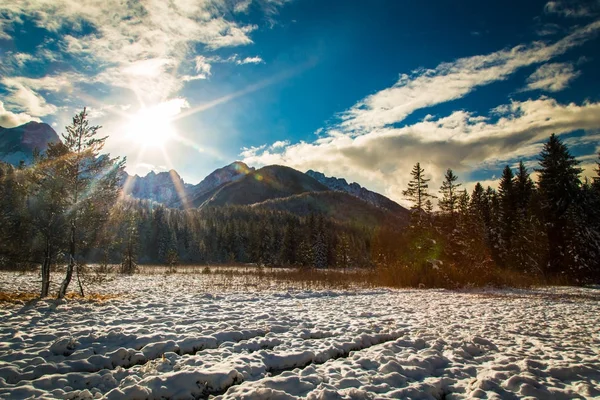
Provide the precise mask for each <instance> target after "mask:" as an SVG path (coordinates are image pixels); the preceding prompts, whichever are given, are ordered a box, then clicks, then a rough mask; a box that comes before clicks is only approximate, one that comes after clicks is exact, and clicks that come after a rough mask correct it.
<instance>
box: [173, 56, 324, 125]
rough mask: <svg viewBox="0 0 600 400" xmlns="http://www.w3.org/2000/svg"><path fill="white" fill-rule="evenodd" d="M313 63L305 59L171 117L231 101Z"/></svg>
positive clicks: (183, 116) (289, 75)
mask: <svg viewBox="0 0 600 400" xmlns="http://www.w3.org/2000/svg"><path fill="white" fill-rule="evenodd" d="M314 65H316V59H311V60H309V61H307V62H305V63H302V64H300V65H298V66H297V67H295V68H291V69H289V70H287V71H283V72H281V73H279V74H276V75H274V76H272V77H271V78H268V79H264V80H262V81H260V82H257V83H253V84H251V85H249V86H247V87H245V88H243V89H241V90H238V91H236V92H233V93H230V94H227V95H225V96H222V97H219V98H218V99H215V100H212V101H209V102H207V103H203V104H200V105H198V106H196V107H194V108H190V109H189V110H186V111H183V112H181V113H179V114H178V115H177V116H175V117H174V118H173V120H174V121H176V120H178V119H181V118H185V117H189V116H190V115H193V114H196V113H199V112H203V111H206V110H209V109H211V108H213V107H216V106H218V105H220V104H223V103H227V102H229V101H231V100H233V99H236V98H238V97H241V96H244V95H246V94H249V93H252V92H255V91H257V90H260V89H263V88H265V87H267V86H270V85H273V84H275V83H277V82H281V81H283V80H286V79H289V78H291V77H293V76H295V75H298V74H300V73H301V72H303V71H305V70H307V69H308V68H310V67H313V66H314Z"/></svg>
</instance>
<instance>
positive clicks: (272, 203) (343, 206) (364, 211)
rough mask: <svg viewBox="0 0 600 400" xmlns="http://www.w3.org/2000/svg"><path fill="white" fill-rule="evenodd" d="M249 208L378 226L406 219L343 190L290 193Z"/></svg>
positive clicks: (402, 215)
mask: <svg viewBox="0 0 600 400" xmlns="http://www.w3.org/2000/svg"><path fill="white" fill-rule="evenodd" d="M251 207H252V208H257V209H263V210H274V211H286V212H289V213H292V214H296V215H299V216H306V215H309V214H311V213H315V214H323V215H325V216H327V217H329V218H333V219H335V220H337V221H352V222H356V223H359V224H361V225H367V226H380V225H382V224H383V223H390V222H392V221H395V222H396V224H397V225H404V224H405V223H406V222H407V221H408V218H404V214H397V213H392V212H390V211H389V210H387V209H383V208H380V207H376V206H374V205H373V204H371V203H368V202H366V201H365V200H362V199H360V198H358V197H356V196H353V195H351V194H349V193H346V192H343V191H332V190H328V191H325V192H307V193H302V194H297V195H294V196H289V197H284V198H278V199H272V200H266V201H263V202H261V203H256V204H253V205H251Z"/></svg>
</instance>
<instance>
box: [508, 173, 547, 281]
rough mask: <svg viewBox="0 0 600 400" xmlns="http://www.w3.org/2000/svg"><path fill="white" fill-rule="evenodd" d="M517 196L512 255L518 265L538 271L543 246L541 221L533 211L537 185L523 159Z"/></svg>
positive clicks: (514, 188) (517, 177) (518, 178)
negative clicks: (540, 240)
mask: <svg viewBox="0 0 600 400" xmlns="http://www.w3.org/2000/svg"><path fill="white" fill-rule="evenodd" d="M513 191H514V198H515V207H516V212H515V218H514V239H513V243H512V257H513V260H514V264H515V266H516V267H518V268H519V269H521V270H523V271H538V264H539V261H540V260H539V259H540V256H539V254H541V253H542V252H543V248H542V247H543V246H541V245H540V243H539V242H538V241H539V239H540V223H539V220H538V219H537V218H535V215H534V212H533V206H534V205H533V204H532V198H533V196H534V191H535V185H534V183H533V181H532V180H531V177H530V176H529V172H528V171H527V168H525V164H523V161H521V162H520V163H519V169H518V171H517V175H516V176H515V178H514V184H513Z"/></svg>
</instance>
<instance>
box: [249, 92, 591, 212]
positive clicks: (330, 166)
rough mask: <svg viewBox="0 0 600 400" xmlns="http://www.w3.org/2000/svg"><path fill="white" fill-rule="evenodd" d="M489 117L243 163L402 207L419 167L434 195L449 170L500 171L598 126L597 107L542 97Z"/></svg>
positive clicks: (424, 124)
mask: <svg viewBox="0 0 600 400" xmlns="http://www.w3.org/2000/svg"><path fill="white" fill-rule="evenodd" d="M490 114H491V115H494V116H495V117H498V118H494V119H493V120H492V119H491V118H484V117H481V116H475V115H473V114H471V113H468V112H465V111H455V112H453V113H452V114H450V115H448V116H445V117H441V118H437V119H434V118H431V117H430V118H428V119H427V120H422V121H420V122H418V123H415V124H413V125H408V126H404V127H401V128H386V127H383V128H379V129H374V130H372V131H370V132H369V133H365V134H363V135H360V136H350V135H344V134H337V135H334V136H331V135H330V136H327V137H323V138H320V139H318V140H316V141H314V142H312V143H307V142H300V143H296V144H291V145H287V146H285V147H284V148H278V149H277V151H272V150H271V149H270V148H268V147H267V146H260V147H255V148H250V149H245V150H244V151H243V152H242V156H243V157H244V161H245V162H247V163H249V164H254V165H267V164H284V165H289V166H291V167H294V168H298V169H300V170H307V169H315V170H320V171H323V172H324V173H326V174H328V175H337V176H343V177H345V178H347V179H351V180H355V181H357V182H359V183H361V184H362V185H364V186H366V187H369V188H371V189H374V190H378V191H380V192H382V193H385V194H387V195H388V196H390V197H391V198H393V199H395V200H397V201H401V202H402V201H403V196H402V190H403V189H405V187H406V184H407V182H408V180H409V178H410V176H409V172H410V169H411V168H412V166H413V165H414V164H415V163H416V162H421V165H422V166H423V167H424V168H425V171H426V173H427V174H428V175H429V176H430V177H431V178H432V181H431V184H430V187H431V188H433V190H434V191H436V190H437V188H438V187H439V185H440V184H441V180H442V177H443V173H444V171H445V170H446V168H452V169H453V170H455V171H456V172H457V173H458V175H459V176H460V177H461V178H463V179H464V178H466V177H468V174H469V173H470V171H472V170H473V169H477V168H481V167H497V164H500V163H510V162H511V160H512V159H514V158H518V157H523V158H527V157H531V156H534V155H536V154H537V153H538V150H539V148H540V147H539V144H537V143H539V142H542V141H545V140H546V138H547V137H548V136H550V134H552V133H557V134H562V133H568V132H571V131H574V130H578V129H584V130H596V129H598V128H600V103H584V104H582V105H577V104H560V103H558V102H557V101H556V100H554V99H550V98H546V97H542V98H540V99H537V100H527V101H523V102H517V101H514V102H512V103H510V104H506V105H504V106H502V107H497V108H496V109H494V110H491V112H490ZM495 164H496V165H495Z"/></svg>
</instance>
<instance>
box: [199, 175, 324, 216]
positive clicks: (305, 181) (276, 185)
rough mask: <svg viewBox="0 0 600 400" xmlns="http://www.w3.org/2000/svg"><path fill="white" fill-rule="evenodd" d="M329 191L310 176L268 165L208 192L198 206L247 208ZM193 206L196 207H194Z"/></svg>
mask: <svg viewBox="0 0 600 400" xmlns="http://www.w3.org/2000/svg"><path fill="white" fill-rule="evenodd" d="M327 190H329V189H328V188H327V187H326V186H325V185H323V184H321V183H319V182H318V181H316V180H315V179H313V178H311V177H310V176H308V175H306V174H303V173H302V172H300V171H296V170H295V169H292V168H289V167H284V166H281V165H270V166H267V167H263V168H261V169H259V170H255V171H251V172H250V173H248V174H247V175H246V176H244V177H243V178H241V179H238V180H236V181H233V182H229V183H227V184H225V185H222V186H220V187H217V188H215V189H213V190H212V191H210V192H207V193H206V194H205V195H204V196H203V197H202V199H203V200H204V201H203V203H202V204H199V205H200V206H224V205H248V204H255V203H260V202H263V201H266V200H272V199H278V198H283V197H288V196H293V195H296V194H300V193H305V192H322V191H327ZM194 205H196V203H194Z"/></svg>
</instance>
